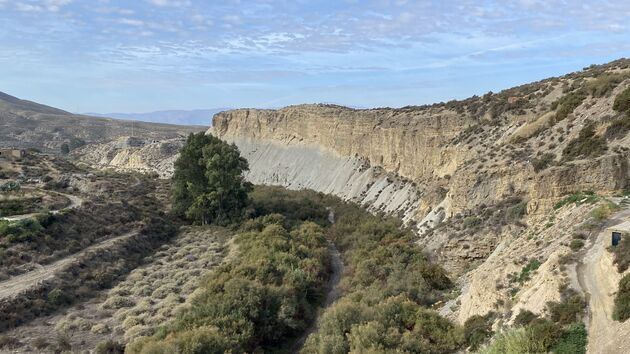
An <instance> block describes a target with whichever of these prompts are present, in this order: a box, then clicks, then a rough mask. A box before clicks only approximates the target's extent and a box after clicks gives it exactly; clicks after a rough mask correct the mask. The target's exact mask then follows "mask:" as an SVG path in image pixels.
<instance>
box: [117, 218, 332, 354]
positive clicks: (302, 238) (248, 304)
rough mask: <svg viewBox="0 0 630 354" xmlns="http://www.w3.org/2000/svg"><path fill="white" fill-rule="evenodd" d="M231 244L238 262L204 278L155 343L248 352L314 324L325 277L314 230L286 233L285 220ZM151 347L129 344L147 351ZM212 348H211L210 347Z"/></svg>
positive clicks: (307, 226)
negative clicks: (187, 306) (181, 310)
mask: <svg viewBox="0 0 630 354" xmlns="http://www.w3.org/2000/svg"><path fill="white" fill-rule="evenodd" d="M256 221H257V223H253V224H257V225H259V227H260V228H259V229H256V228H254V229H250V230H249V231H245V232H243V233H241V234H239V235H238V236H237V237H236V239H235V244H236V245H237V247H238V252H239V257H236V258H235V259H234V260H233V261H232V262H230V263H228V264H225V265H224V266H221V267H220V268H218V269H217V270H216V271H215V272H213V273H211V274H209V275H208V276H206V277H205V278H204V279H203V280H202V281H201V285H200V289H198V290H197V295H196V296H195V298H194V299H193V300H192V302H191V306H190V308H188V309H187V310H185V311H183V312H182V313H181V314H180V315H179V317H178V318H177V320H176V321H175V322H174V323H172V324H171V325H170V326H169V327H167V328H166V332H163V333H162V336H163V335H165V334H167V333H169V335H168V338H166V339H155V341H154V342H155V344H156V345H157V346H158V347H159V346H160V343H162V344H165V345H167V346H169V345H171V346H174V347H176V348H178V351H179V352H181V353H214V352H221V353H222V352H224V351H225V350H233V351H236V352H243V351H245V352H255V351H259V350H264V351H268V350H273V348H276V347H279V346H282V345H286V343H287V341H288V340H289V339H290V338H293V337H295V336H297V335H298V334H300V333H301V332H302V331H304V330H305V329H306V328H307V327H308V325H309V324H310V323H311V322H312V320H313V319H314V316H315V314H316V308H317V306H318V305H319V304H320V303H321V301H322V299H323V292H324V286H325V283H326V278H327V274H328V269H327V268H328V248H327V242H326V239H325V238H324V230H323V229H322V227H321V226H319V225H317V224H315V223H312V222H309V221H305V222H302V223H299V224H295V227H294V228H292V229H286V228H285V227H284V226H283V224H285V222H284V217H283V216H281V215H275V216H272V217H262V218H259V220H256ZM152 345H153V344H151V343H149V342H148V344H146V345H144V344H142V343H140V344H138V343H136V344H134V345H132V346H130V347H128V348H127V350H128V351H129V352H131V353H147V352H149V351H148V349H147V348H151V346H152ZM212 348H214V349H212Z"/></svg>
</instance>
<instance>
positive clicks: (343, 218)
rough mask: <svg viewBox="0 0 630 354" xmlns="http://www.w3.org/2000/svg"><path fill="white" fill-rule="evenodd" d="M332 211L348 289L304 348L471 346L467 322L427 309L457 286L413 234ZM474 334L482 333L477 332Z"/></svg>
mask: <svg viewBox="0 0 630 354" xmlns="http://www.w3.org/2000/svg"><path fill="white" fill-rule="evenodd" d="M332 209H333V210H334V213H335V221H336V222H335V224H334V225H333V226H331V229H330V235H331V237H332V238H333V240H334V241H335V243H336V244H337V247H338V248H339V249H340V250H341V252H342V254H343V258H344V264H345V266H346V272H345V276H344V278H343V279H342V282H341V287H342V288H343V289H344V291H345V293H346V295H345V297H343V298H342V299H341V300H340V301H339V302H337V303H336V304H335V305H333V306H331V307H330V308H328V309H327V310H326V311H325V312H324V313H323V315H322V316H321V317H320V323H319V330H318V331H317V332H316V333H314V334H312V335H310V336H309V338H308V339H307V341H306V343H305V347H304V350H303V352H305V353H323V352H326V353H345V352H348V351H349V350H352V351H355V352H386V351H388V350H396V349H398V350H402V351H407V352H432V353H442V352H452V351H455V350H458V349H460V348H462V347H464V346H466V344H467V342H466V337H465V335H464V331H463V329H462V328H460V327H458V326H456V325H454V324H452V323H450V322H449V321H448V320H446V319H444V318H442V317H440V316H439V315H438V314H437V313H435V312H432V311H430V310H427V309H425V308H424V307H425V306H427V305H431V304H433V303H434V302H436V301H437V299H439V298H440V295H441V290H444V289H448V288H449V287H450V286H451V285H452V284H451V281H450V280H449V279H448V277H447V276H446V274H445V272H444V271H443V270H442V269H441V268H440V267H438V266H435V265H432V264H431V263H429V262H428V260H427V259H426V258H425V256H424V255H423V254H422V250H421V249H420V248H419V247H418V246H416V245H415V244H414V243H413V242H414V236H413V234H412V233H411V232H410V231H408V230H405V229H401V227H400V224H399V223H398V222H397V221H395V220H392V219H385V220H383V219H381V218H379V217H375V216H372V215H370V214H368V213H366V212H365V211H363V210H361V209H360V208H359V207H357V206H353V205H350V204H341V203H337V204H335V205H333V206H332ZM471 333H472V332H471ZM470 339H471V340H477V339H478V335H477V334H476V332H475V335H472V334H471V336H470Z"/></svg>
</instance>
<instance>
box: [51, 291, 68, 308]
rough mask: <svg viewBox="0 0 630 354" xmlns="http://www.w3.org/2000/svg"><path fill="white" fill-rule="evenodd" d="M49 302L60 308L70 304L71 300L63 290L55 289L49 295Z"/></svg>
mask: <svg viewBox="0 0 630 354" xmlns="http://www.w3.org/2000/svg"><path fill="white" fill-rule="evenodd" d="M48 301H50V302H51V304H53V305H55V306H60V305H64V304H67V303H70V298H69V297H68V295H67V294H66V293H65V292H64V291H63V290H61V289H59V288H55V289H53V290H51V291H50V292H49V293H48Z"/></svg>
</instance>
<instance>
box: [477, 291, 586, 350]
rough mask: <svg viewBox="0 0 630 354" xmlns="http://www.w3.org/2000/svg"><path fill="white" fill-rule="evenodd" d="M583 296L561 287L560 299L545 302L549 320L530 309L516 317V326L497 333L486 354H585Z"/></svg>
mask: <svg viewBox="0 0 630 354" xmlns="http://www.w3.org/2000/svg"><path fill="white" fill-rule="evenodd" d="M584 306H585V302H584V299H583V298H582V297H581V296H579V295H578V294H577V293H575V292H574V291H570V290H564V291H563V294H562V301H560V302H548V303H547V307H548V309H549V312H550V313H551V316H550V319H543V318H537V317H536V315H534V314H533V313H531V312H529V311H522V312H521V313H519V315H518V316H516V319H515V325H516V326H517V328H515V329H512V330H509V331H507V332H505V333H502V334H500V335H498V336H497V337H496V339H495V341H494V342H493V343H492V344H491V345H489V346H487V347H486V348H483V349H482V350H481V351H480V352H481V353H485V354H505V353H513V354H517V353H548V352H552V353H555V354H570V353H571V354H572V353H582V354H583V353H585V352H586V344H587V333H586V329H585V328H584V324H583V323H582V321H581V315H582V313H583V311H584Z"/></svg>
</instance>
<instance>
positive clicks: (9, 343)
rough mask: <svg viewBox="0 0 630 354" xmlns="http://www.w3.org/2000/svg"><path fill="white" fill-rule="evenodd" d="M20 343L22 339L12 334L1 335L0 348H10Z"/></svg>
mask: <svg viewBox="0 0 630 354" xmlns="http://www.w3.org/2000/svg"><path fill="white" fill-rule="evenodd" d="M18 345H20V341H19V340H18V339H17V338H15V337H11V336H6V335H0V349H10V348H13V347H17V346H18Z"/></svg>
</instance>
